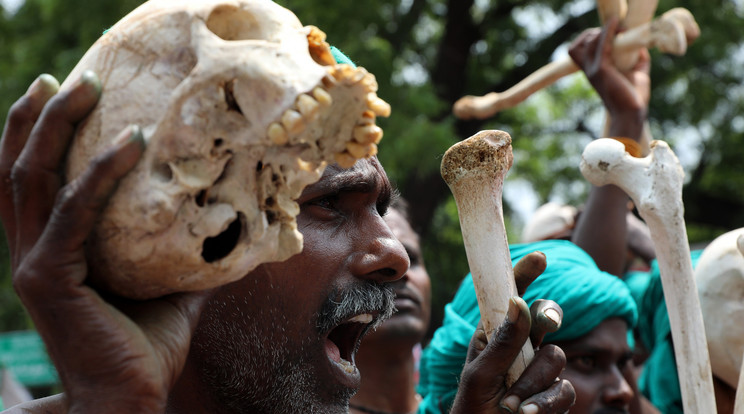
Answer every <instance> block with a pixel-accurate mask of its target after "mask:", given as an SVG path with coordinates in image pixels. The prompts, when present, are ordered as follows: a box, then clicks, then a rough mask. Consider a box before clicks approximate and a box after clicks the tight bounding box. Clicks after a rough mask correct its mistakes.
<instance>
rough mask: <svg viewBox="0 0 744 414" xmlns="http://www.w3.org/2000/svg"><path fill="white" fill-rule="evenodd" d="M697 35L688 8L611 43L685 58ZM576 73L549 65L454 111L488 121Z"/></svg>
mask: <svg viewBox="0 0 744 414" xmlns="http://www.w3.org/2000/svg"><path fill="white" fill-rule="evenodd" d="M699 35H700V28H699V27H698V25H697V23H696V22H695V18H694V17H693V16H692V14H691V13H690V12H689V11H688V10H687V9H684V8H674V9H671V10H669V11H667V12H666V13H664V14H663V15H661V16H660V17H659V18H657V19H656V20H654V21H652V22H649V23H647V24H643V25H640V26H638V27H635V28H632V29H630V30H628V31H625V32H623V33H619V34H618V35H617V37H616V38H615V42H614V43H613V47H614V53H615V54H617V53H625V52H632V51H633V50H635V49H640V48H644V47H645V48H653V47H656V48H658V49H659V50H660V51H662V52H664V53H670V54H674V55H684V54H685V52H686V51H687V45H689V44H690V43H692V42H693V41H694V40H695V39H696V38H697V37H698V36H699ZM578 70H579V67H578V66H576V64H575V63H574V62H573V61H572V60H571V58H564V59H562V60H557V61H554V62H551V63H549V64H547V65H545V66H543V67H542V68H540V69H538V70H537V71H535V72H534V73H532V74H531V75H529V76H528V77H526V78H524V79H523V80H522V81H521V82H519V83H517V84H516V85H514V86H513V87H511V88H509V89H508V90H506V91H505V92H501V93H497V92H491V93H488V94H486V95H484V96H472V95H468V96H464V97H462V98H460V99H458V100H457V102H455V105H454V107H453V112H454V114H455V116H457V117H458V118H461V119H473V118H476V119H486V118H489V117H491V116H493V115H495V114H497V113H498V112H500V111H502V110H504V109H508V108H512V107H514V106H516V105H518V104H519V103H520V102H522V101H524V100H525V99H527V98H528V97H529V96H530V95H532V94H533V93H535V92H537V91H539V90H540V89H543V88H545V87H548V86H550V85H552V84H553V83H555V82H556V81H557V80H558V79H560V78H562V77H564V76H567V75H570V74H572V73H574V72H576V71H578Z"/></svg>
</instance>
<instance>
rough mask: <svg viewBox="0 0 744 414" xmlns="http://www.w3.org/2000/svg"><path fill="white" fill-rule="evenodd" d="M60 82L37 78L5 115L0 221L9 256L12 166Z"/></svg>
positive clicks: (12, 237) (0, 162)
mask: <svg viewBox="0 0 744 414" xmlns="http://www.w3.org/2000/svg"><path fill="white" fill-rule="evenodd" d="M58 89H59V82H57V80H56V79H54V77H52V76H51V75H46V74H45V75H41V76H39V77H38V78H37V79H36V80H35V81H34V82H33V83H32V84H31V86H30V87H29V88H28V91H27V92H26V94H25V95H24V96H22V97H21V98H20V99H19V100H18V101H16V102H15V103H14V104H13V106H12V107H11V109H10V111H9V112H8V119H7V122H6V123H5V128H4V131H3V136H2V141H0V183H1V184H0V185H1V186H2V189H3V190H2V194H0V218H1V219H2V221H3V226H4V228H5V232H6V235H7V237H8V243H9V248H10V250H11V252H12V251H13V250H14V248H15V235H16V223H15V212H14V209H13V185H12V183H11V180H10V176H11V171H12V169H13V164H15V162H16V160H17V159H18V156H19V155H20V153H21V150H23V147H24V145H26V141H27V140H28V137H29V134H30V133H31V129H32V128H33V126H34V124H35V123H36V120H37V119H38V118H39V115H40V114H41V111H42V109H43V108H44V105H45V104H46V103H47V101H49V99H50V98H51V97H52V96H54V94H56V93H57V90H58Z"/></svg>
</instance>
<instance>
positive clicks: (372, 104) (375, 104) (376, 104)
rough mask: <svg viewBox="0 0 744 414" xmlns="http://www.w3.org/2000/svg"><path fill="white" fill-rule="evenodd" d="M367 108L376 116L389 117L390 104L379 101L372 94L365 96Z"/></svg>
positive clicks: (378, 98)
mask: <svg viewBox="0 0 744 414" xmlns="http://www.w3.org/2000/svg"><path fill="white" fill-rule="evenodd" d="M367 107H368V108H369V109H370V110H371V111H372V112H374V113H375V114H376V115H377V116H382V117H388V116H390V104H389V103H387V102H385V101H383V100H382V99H380V97H378V96H377V94H376V93H374V92H370V93H368V94H367Z"/></svg>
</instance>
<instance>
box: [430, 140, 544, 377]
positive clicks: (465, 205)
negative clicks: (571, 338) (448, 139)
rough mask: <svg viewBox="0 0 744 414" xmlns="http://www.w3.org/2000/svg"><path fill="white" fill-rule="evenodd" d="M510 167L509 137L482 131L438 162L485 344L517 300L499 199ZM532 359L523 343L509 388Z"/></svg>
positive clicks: (461, 143)
mask: <svg viewBox="0 0 744 414" xmlns="http://www.w3.org/2000/svg"><path fill="white" fill-rule="evenodd" d="M512 161H513V156H512V152H511V137H510V136H509V134H507V133H505V132H503V131H481V132H479V133H478V134H476V135H474V136H472V137H470V138H468V139H466V140H464V141H461V142H459V143H457V144H455V145H453V146H452V147H451V148H450V149H449V150H447V152H446V153H445V154H444V157H443V159H442V167H441V173H442V177H443V178H444V181H445V182H447V185H448V186H449V188H450V190H451V191H452V194H453V195H454V197H455V202H456V203H457V210H458V214H459V216H460V226H461V228H462V234H463V242H464V244H465V251H466V253H467V257H468V264H469V265H470V272H471V273H472V275H473V282H474V284H475V290H476V296H477V298H478V306H479V308H480V313H481V318H482V320H483V325H484V328H485V333H486V336H487V337H488V338H490V337H491V335H492V333H493V332H494V330H495V329H496V327H498V326H499V324H501V321H503V320H504V317H505V316H506V311H507V305H508V303H509V298H510V297H512V296H514V295H516V294H517V289H516V285H515V282H514V273H513V269H512V265H511V259H510V256H509V247H508V243H507V240H506V229H505V227H504V218H503V210H502V198H501V197H502V189H503V184H504V176H505V175H506V173H507V171H508V170H509V168H511V165H512ZM533 354H534V351H533V349H532V345H531V343H530V342H529V341H527V343H526V344H525V346H524V347H523V349H522V354H520V357H518V358H517V360H516V361H515V363H514V365H513V366H512V371H510V375H509V378H508V379H507V383H508V384H509V385H511V383H513V382H514V380H516V378H517V377H518V376H519V375H520V374H521V373H522V371H523V370H524V367H525V366H526V365H527V364H528V363H529V361H530V360H531V359H532V356H533ZM510 381H511V382H510Z"/></svg>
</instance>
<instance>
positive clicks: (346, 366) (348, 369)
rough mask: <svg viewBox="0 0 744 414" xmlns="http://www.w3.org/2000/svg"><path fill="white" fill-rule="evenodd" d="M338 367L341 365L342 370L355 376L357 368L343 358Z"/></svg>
mask: <svg viewBox="0 0 744 414" xmlns="http://www.w3.org/2000/svg"><path fill="white" fill-rule="evenodd" d="M338 365H340V366H341V368H342V369H343V370H344V371H346V372H347V373H349V374H353V373H354V370H356V367H354V364H352V363H351V362H349V361H347V360H345V359H343V358H342V359H341V361H340V362H338Z"/></svg>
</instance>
